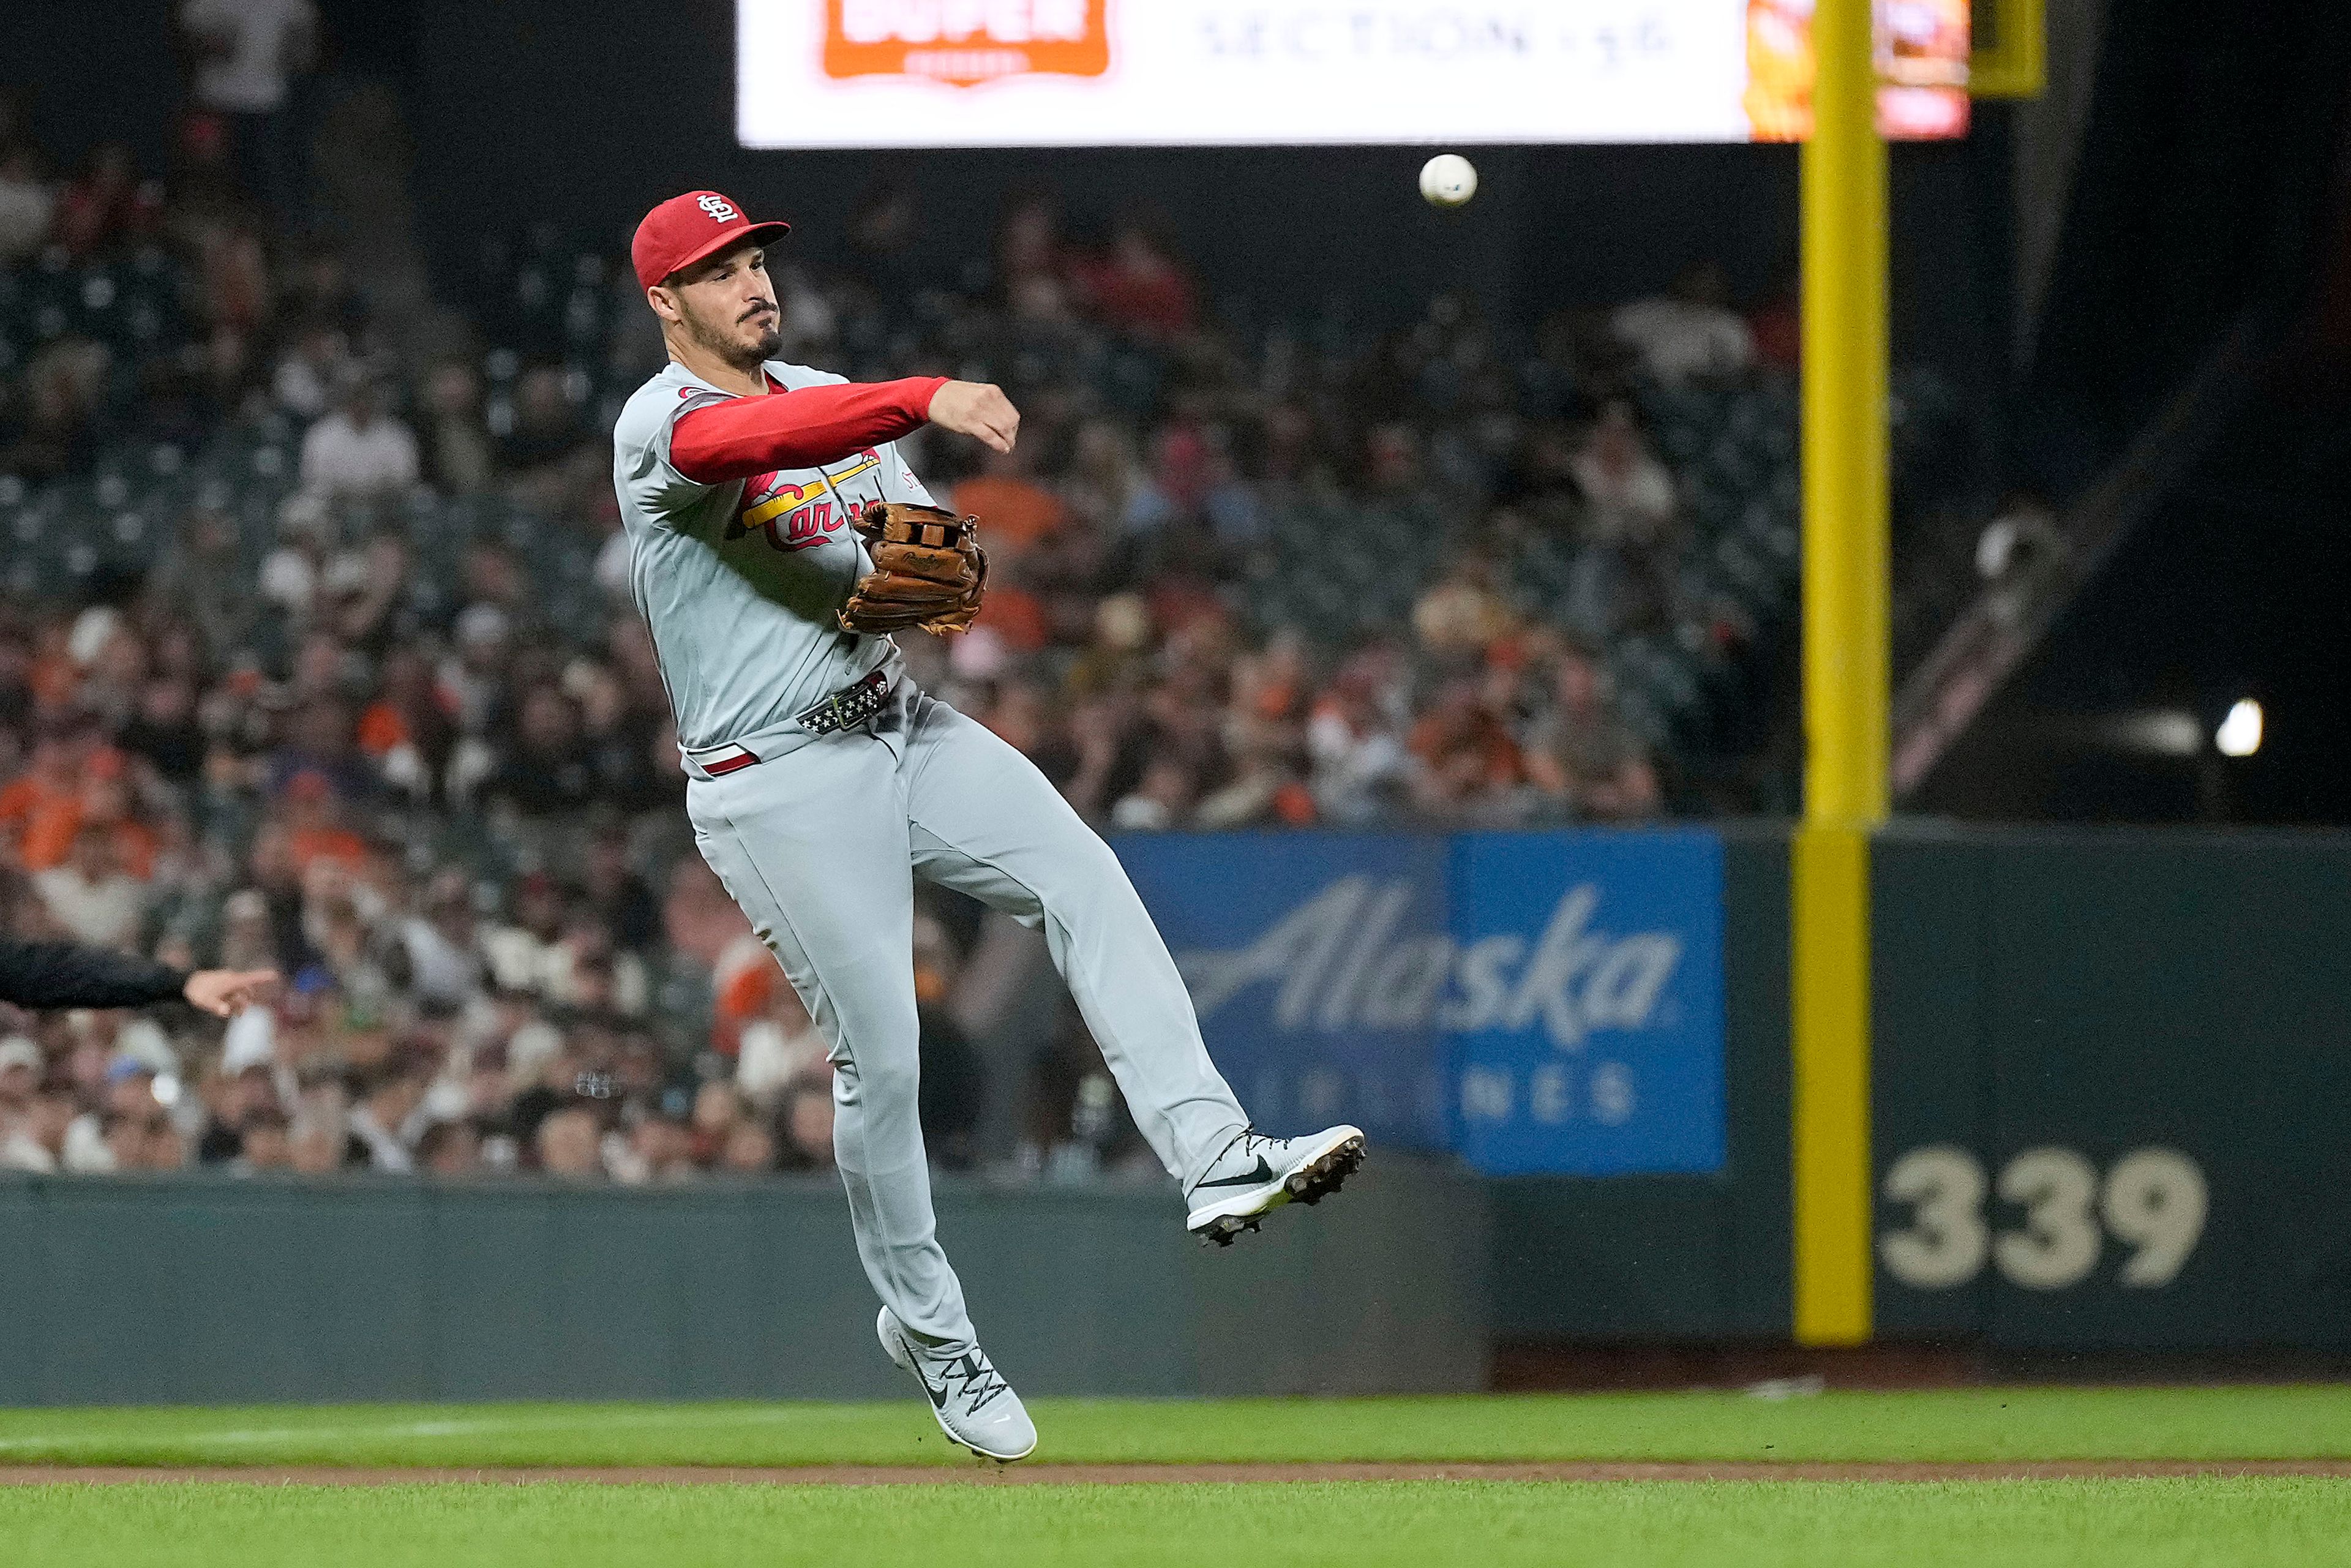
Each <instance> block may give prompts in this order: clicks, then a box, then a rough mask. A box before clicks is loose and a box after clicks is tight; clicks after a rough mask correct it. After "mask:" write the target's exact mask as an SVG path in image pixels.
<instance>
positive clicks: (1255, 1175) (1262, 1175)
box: [1192, 1155, 1273, 1192]
mask: <svg viewBox="0 0 2351 1568" xmlns="http://www.w3.org/2000/svg"><path fill="white" fill-rule="evenodd" d="M1272 1179H1273V1167H1272V1166H1270V1165H1268V1164H1266V1162H1265V1156H1264V1155H1258V1157H1257V1169H1255V1170H1253V1171H1243V1172H1241V1174H1240V1175H1238V1176H1225V1177H1223V1178H1221V1179H1219V1180H1217V1181H1204V1182H1202V1183H1200V1185H1199V1186H1196V1187H1194V1188H1193V1189H1192V1190H1193V1191H1194V1192H1198V1191H1199V1190H1200V1188H1201V1187H1210V1186H1256V1185H1257V1184H1258V1183H1259V1182H1268V1181H1271V1180H1272Z"/></svg>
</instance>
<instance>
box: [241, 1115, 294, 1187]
mask: <svg viewBox="0 0 2351 1568" xmlns="http://www.w3.org/2000/svg"><path fill="white" fill-rule="evenodd" d="M292 1129H293V1124H292V1123H291V1122H290V1121H288V1120H287V1115H286V1113H285V1112H283V1111H281V1110H279V1109H278V1108H277V1106H275V1105H262V1106H257V1107H256V1108H255V1109H254V1110H252V1111H249V1112H247V1113H246V1116H245V1119H244V1121H243V1122H241V1123H240V1124H238V1127H237V1142H238V1147H237V1154H236V1156H235V1159H234V1160H233V1161H232V1162H231V1166H230V1168H231V1169H233V1170H235V1172H236V1173H237V1174H238V1175H240V1176H254V1175H257V1174H259V1173H262V1172H265V1171H287V1170H291V1169H293V1168H294V1140H293V1136H292Z"/></svg>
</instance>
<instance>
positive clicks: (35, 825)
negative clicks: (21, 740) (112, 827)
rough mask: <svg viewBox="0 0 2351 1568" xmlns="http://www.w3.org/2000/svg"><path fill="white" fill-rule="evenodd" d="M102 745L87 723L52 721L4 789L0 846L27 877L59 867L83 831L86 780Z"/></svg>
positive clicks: (0, 793) (0, 791)
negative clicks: (76, 836)
mask: <svg viewBox="0 0 2351 1568" xmlns="http://www.w3.org/2000/svg"><path fill="white" fill-rule="evenodd" d="M97 746H98V737H97V731H96V729H95V728H94V727H92V726H90V725H89V723H88V722H87V721H86V720H80V719H58V720H56V721H53V722H52V723H51V724H50V725H49V726H48V727H47V728H46V729H44V730H43V731H42V732H41V734H40V735H39V736H38V737H37V738H36V739H35V740H34V742H33V752H32V757H31V759H30V762H29V764H28V765H27V766H26V768H25V770H24V771H23V772H22V773H20V774H18V775H17V776H16V778H15V779H11V780H9V782H8V783H6V784H5V785H0V835H5V837H0V842H5V844H6V846H7V848H8V850H9V852H11V854H12V856H13V858H14V859H15V861H16V864H18V865H19V866H21V867H23V868H24V869H25V870H26V871H28V872H44V871H47V870H48V869H49V868H50V867H52V866H57V865H61V864H63V863H64V862H65V859H66V856H67V855H68V853H70V852H71V851H72V849H73V842H74V838H75V835H77V834H78V833H79V832H80V831H81V821H82V779H83V774H84V770H85V769H86V768H88V767H89V762H90V759H91V758H92V756H93V755H94V754H95V752H96V749H97Z"/></svg>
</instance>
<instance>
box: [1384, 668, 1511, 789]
mask: <svg viewBox="0 0 2351 1568" xmlns="http://www.w3.org/2000/svg"><path fill="white" fill-rule="evenodd" d="M1406 748H1407V749H1408V750H1409V751H1410V752H1411V753H1412V755H1413V757H1414V758H1416V760H1417V762H1418V763H1419V767H1418V768H1417V769H1416V772H1415V775H1414V778H1413V783H1412V788H1413V794H1414V799H1415V800H1416V803H1417V804H1418V805H1419V806H1420V808H1421V809H1422V810H1425V811H1427V812H1429V813H1430V814H1431V815H1433V816H1437V817H1440V818H1450V819H1456V820H1462V821H1487V820H1492V819H1495V818H1497V817H1499V816H1501V815H1503V814H1505V813H1507V811H1508V810H1509V808H1510V804H1511V801H1510V796H1511V793H1512V792H1513V791H1514V790H1516V789H1518V788H1519V786H1520V784H1521V783H1522V782H1523V781H1524V779H1525V777H1526V764H1525V759H1524V758H1523V757H1522V756H1521V754H1520V750H1519V747H1518V743H1517V742H1516V741H1514V740H1512V739H1511V738H1510V730H1509V728H1508V727H1506V726H1505V725H1504V723H1503V722H1502V720H1501V718H1500V717H1499V716H1497V715H1496V714H1495V713H1494V711H1493V709H1492V708H1491V706H1489V703H1488V700H1487V696H1486V694H1485V692H1484V691H1483V690H1482V689H1481V687H1480V685H1479V682H1478V681H1476V680H1474V679H1471V678H1468V677H1466V676H1465V677H1458V678H1456V679H1453V680H1450V681H1447V683H1446V685H1445V687H1444V689H1443V690H1442V691H1440V692H1439V693H1438V694H1437V701H1436V703H1435V704H1434V705H1433V706H1431V707H1430V708H1429V710H1428V711H1427V712H1426V713H1425V714H1423V715H1422V716H1420V718H1419V719H1418V720H1417V721H1416V723H1415V724H1414V725H1413V727H1412V735H1411V737H1410V739H1409V740H1408V741H1407V743H1406Z"/></svg>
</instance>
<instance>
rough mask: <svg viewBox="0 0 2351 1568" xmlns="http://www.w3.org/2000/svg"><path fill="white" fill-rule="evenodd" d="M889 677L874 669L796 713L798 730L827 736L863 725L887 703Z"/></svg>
mask: <svg viewBox="0 0 2351 1568" xmlns="http://www.w3.org/2000/svg"><path fill="white" fill-rule="evenodd" d="M889 701H890V676H889V674H888V673H887V672H885V671H882V670H876V671H874V672H873V673H872V674H870V675H868V676H866V677H865V678H864V679H863V680H862V681H859V682H857V683H855V684H854V685H846V686H843V687H841V689H840V690H839V691H837V692H835V693H833V694H832V695H831V696H829V697H827V698H825V699H824V700H823V701H822V702H820V703H819V704H817V705H816V706H814V707H812V708H810V709H809V710H808V712H806V713H804V714H799V715H798V716H797V721H798V723H799V727H801V728H802V729H805V730H807V731H808V732H809V733H810V735H831V733H832V732H833V731H834V730H836V729H847V728H848V727H850V726H852V725H857V724H863V723H864V722H865V721H866V720H867V719H869V718H872V716H874V715H875V714H877V713H880V712H881V711H882V709H883V707H884V706H887V705H888V703H889Z"/></svg>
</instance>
